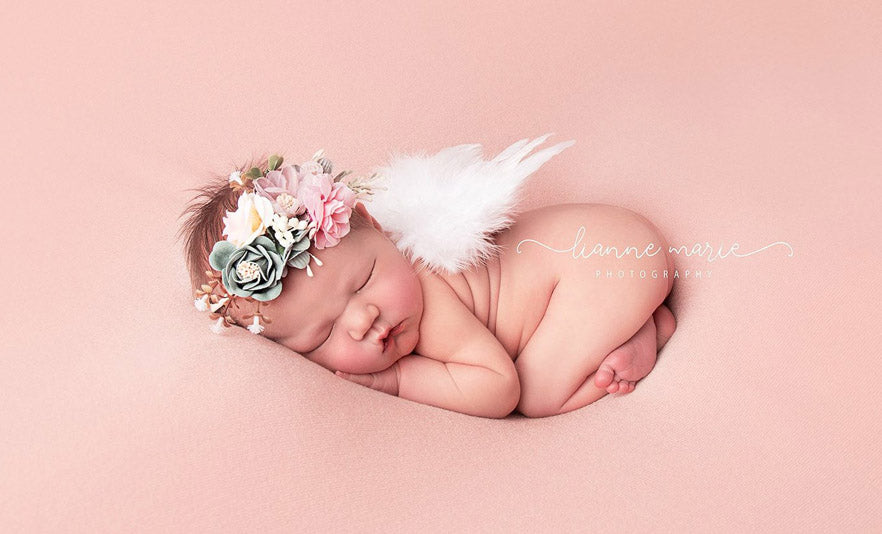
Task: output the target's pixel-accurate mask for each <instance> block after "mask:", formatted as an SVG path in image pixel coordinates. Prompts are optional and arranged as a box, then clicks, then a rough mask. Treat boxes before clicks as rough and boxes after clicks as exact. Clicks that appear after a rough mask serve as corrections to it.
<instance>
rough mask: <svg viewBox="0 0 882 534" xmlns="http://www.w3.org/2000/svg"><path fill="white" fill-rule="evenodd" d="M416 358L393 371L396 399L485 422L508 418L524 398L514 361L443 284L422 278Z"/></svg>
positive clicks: (402, 361)
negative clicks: (420, 315)
mask: <svg viewBox="0 0 882 534" xmlns="http://www.w3.org/2000/svg"><path fill="white" fill-rule="evenodd" d="M420 279H421V281H422V283H423V303H424V305H423V317H422V321H421V324H420V340H419V343H418V344H417V346H416V348H415V351H416V353H414V354H410V355H408V356H404V357H403V358H401V359H400V360H398V361H397V362H396V363H395V365H394V366H393V367H394V368H396V372H397V378H398V396H399V397H403V398H405V399H410V400H413V401H416V402H419V403H423V404H430V405H432V406H438V407H441V408H445V409H448V410H453V411H457V412H461V413H466V414H470V415H477V416H482V417H505V416H507V415H508V414H510V413H511V412H512V411H513V410H514V409H515V407H516V406H517V404H518V400H519V399H520V392H521V388H520V382H519V380H518V376H517V371H516V369H515V365H514V362H512V360H511V357H509V355H508V353H507V352H506V351H505V349H504V348H503V346H502V344H501V343H500V342H499V340H498V339H496V337H495V336H494V335H493V334H492V333H491V332H490V331H489V330H488V329H487V327H485V326H484V325H483V324H482V323H481V322H480V321H479V320H478V319H477V318H476V317H475V316H474V315H473V314H472V312H471V311H469V309H468V308H467V307H466V306H465V305H464V304H463V303H462V302H460V300H459V298H457V296H456V294H455V293H454V292H453V290H452V289H451V288H450V286H448V285H447V283H446V282H444V281H443V280H442V279H440V278H437V277H434V276H421V277H420Z"/></svg>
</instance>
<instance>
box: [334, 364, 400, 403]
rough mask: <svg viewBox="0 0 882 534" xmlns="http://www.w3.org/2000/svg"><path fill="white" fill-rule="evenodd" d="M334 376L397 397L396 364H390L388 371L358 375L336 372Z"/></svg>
mask: <svg viewBox="0 0 882 534" xmlns="http://www.w3.org/2000/svg"><path fill="white" fill-rule="evenodd" d="M334 374H335V375H337V376H339V377H342V378H345V379H346V380H349V381H350V382H355V383H356V384H361V385H362V386H367V387H369V388H371V389H376V390H377V391H382V392H383V393H388V394H389V395H395V396H396V397H397V396H398V362H395V363H394V364H392V365H391V366H390V367H389V368H388V369H384V370H382V371H379V372H376V373H369V374H364V375H358V374H350V373H344V372H342V371H337V372H336V373H334Z"/></svg>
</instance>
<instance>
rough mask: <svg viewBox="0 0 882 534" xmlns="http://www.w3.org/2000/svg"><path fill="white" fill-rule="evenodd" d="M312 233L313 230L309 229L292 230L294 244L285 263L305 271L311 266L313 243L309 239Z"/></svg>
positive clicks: (290, 247) (289, 248) (286, 256)
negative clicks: (310, 250) (310, 251)
mask: <svg viewBox="0 0 882 534" xmlns="http://www.w3.org/2000/svg"><path fill="white" fill-rule="evenodd" d="M310 231H311V229H310V228H308V227H307V228H303V229H302V230H297V229H293V230H291V236H292V238H291V241H292V243H291V245H290V246H289V247H288V250H287V251H286V252H287V254H286V255H285V263H286V264H287V265H289V266H291V267H294V268H295V269H305V268H306V266H307V265H308V264H309V258H310V256H309V246H310V245H311V243H312V242H311V241H310V239H309V233H310Z"/></svg>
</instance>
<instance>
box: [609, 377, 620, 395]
mask: <svg viewBox="0 0 882 534" xmlns="http://www.w3.org/2000/svg"><path fill="white" fill-rule="evenodd" d="M619 387H620V385H619V381H618V380H613V381H612V382H611V383H610V385H608V386H606V392H607V393H615V392H617V391H618V390H619Z"/></svg>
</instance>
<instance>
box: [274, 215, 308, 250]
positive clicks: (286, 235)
mask: <svg viewBox="0 0 882 534" xmlns="http://www.w3.org/2000/svg"><path fill="white" fill-rule="evenodd" d="M305 224H306V223H305V221H301V220H300V219H298V218H297V217H292V218H290V219H289V218H288V217H285V216H284V215H279V214H275V215H273V225H272V226H273V230H275V233H274V235H275V236H276V241H278V242H279V244H280V245H282V246H283V247H285V248H288V247H290V246H291V245H293V244H294V234H293V233H292V232H291V230H292V229H299V228H301V226H303V225H305Z"/></svg>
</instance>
